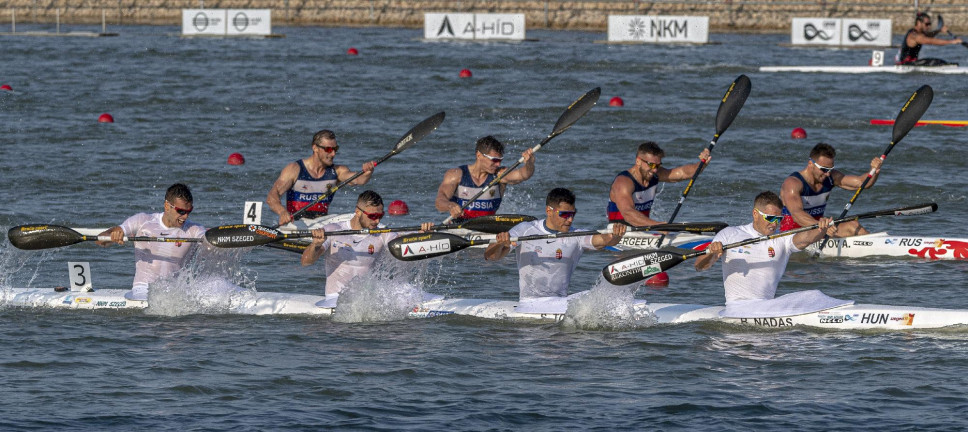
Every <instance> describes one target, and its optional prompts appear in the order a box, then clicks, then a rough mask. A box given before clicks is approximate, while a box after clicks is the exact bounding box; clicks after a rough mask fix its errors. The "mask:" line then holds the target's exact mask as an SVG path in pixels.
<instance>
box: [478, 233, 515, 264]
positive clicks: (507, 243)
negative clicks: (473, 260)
mask: <svg viewBox="0 0 968 432" xmlns="http://www.w3.org/2000/svg"><path fill="white" fill-rule="evenodd" d="M510 252H511V235H510V234H509V233H506V232H503V233H499V234H498V235H497V238H496V241H495V242H494V243H491V244H489V245H488V246H487V249H485V250H484V259H485V260H488V261H497V260H499V259H502V258H504V257H506V256H508V253H510Z"/></svg>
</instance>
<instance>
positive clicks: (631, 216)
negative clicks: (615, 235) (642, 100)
mask: <svg viewBox="0 0 968 432" xmlns="http://www.w3.org/2000/svg"><path fill="white" fill-rule="evenodd" d="M663 157H665V152H664V151H663V150H662V148H660V147H659V145H658V144H656V143H654V142H652V141H646V142H644V143H642V144H640V145H639V149H638V151H637V152H636V154H635V165H633V166H632V168H629V169H627V170H625V171H622V172H620V173H618V175H616V176H615V179H614V180H612V187H611V189H610V190H609V192H608V208H607V209H606V213H607V216H608V221H609V222H612V223H615V222H618V223H622V224H626V225H631V226H637V227H640V226H650V225H656V224H660V223H663V222H660V221H657V220H654V219H652V218H651V217H650V213H651V211H652V203H653V201H654V200H655V196H656V191H657V189H658V185H659V182H670V183H672V182H678V181H682V180H688V179H691V178H692V176H693V175H695V174H696V169H698V168H699V162H696V163H692V164H687V165H682V166H679V167H675V168H665V167H663V166H662V158H663ZM699 159H700V160H703V161H706V162H707V163H708V162H709V159H710V155H709V149H703V151H702V153H700V154H699Z"/></svg>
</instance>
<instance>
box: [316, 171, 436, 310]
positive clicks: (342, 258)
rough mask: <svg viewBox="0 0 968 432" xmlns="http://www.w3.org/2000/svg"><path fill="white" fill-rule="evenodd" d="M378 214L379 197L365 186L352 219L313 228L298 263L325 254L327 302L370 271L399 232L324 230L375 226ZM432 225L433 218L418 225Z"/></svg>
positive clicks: (377, 225) (422, 226)
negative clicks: (334, 234)
mask: <svg viewBox="0 0 968 432" xmlns="http://www.w3.org/2000/svg"><path fill="white" fill-rule="evenodd" d="M382 218H383V198H381V197H380V195H379V194H377V193H376V192H373V191H370V190H368V191H364V192H363V193H361V194H360V197H359V198H358V199H357V200H356V211H355V213H354V214H353V219H350V220H348V221H345V222H337V223H331V224H327V225H326V226H324V227H322V228H320V229H316V230H313V242H312V244H310V245H309V247H307V248H306V250H305V251H303V255H302V265H304V266H308V265H311V264H313V263H315V262H316V260H318V259H319V257H320V256H322V255H323V254H325V255H326V259H325V263H326V298H327V301H328V302H329V301H330V300H332V302H331V303H332V305H333V306H335V299H336V297H337V296H338V295H339V293H340V291H342V290H343V289H344V288H346V286H347V284H348V283H349V282H350V281H351V280H352V279H353V278H355V277H357V276H359V275H361V274H365V273H368V272H370V271H371V270H372V268H373V264H375V263H376V260H377V259H378V258H379V257H380V256H381V255H382V253H383V251H384V250H386V248H387V243H389V242H390V240H393V239H395V238H397V237H398V236H400V233H383V234H356V235H342V236H327V235H326V231H343V230H360V229H376V228H378V227H379V225H380V219H382ZM432 225H433V222H424V223H423V224H422V225H421V228H422V229H423V230H424V231H426V230H429V229H430V227H431V226H432Z"/></svg>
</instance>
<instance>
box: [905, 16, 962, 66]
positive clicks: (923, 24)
mask: <svg viewBox="0 0 968 432" xmlns="http://www.w3.org/2000/svg"><path fill="white" fill-rule="evenodd" d="M947 31H948V26H946V25H943V26H941V28H940V29H938V30H931V16H929V15H928V14H926V13H924V12H918V14H917V16H916V17H915V18H914V28H912V29H910V30H908V32H907V34H905V35H904V41H903V42H901V49H900V51H899V52H898V54H897V64H899V65H909V66H943V65H957V64H958V63H948V62H947V61H944V60H941V59H937V58H918V55H920V54H921V46H922V45H958V44H960V43H961V39H958V38H955V39H939V38H936V37H935V36H936V35H937V34H938V33H941V32H947Z"/></svg>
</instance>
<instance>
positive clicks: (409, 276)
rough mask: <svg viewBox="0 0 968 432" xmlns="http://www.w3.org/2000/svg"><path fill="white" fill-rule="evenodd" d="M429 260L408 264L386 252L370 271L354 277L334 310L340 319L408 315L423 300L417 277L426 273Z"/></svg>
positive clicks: (371, 319) (395, 318)
mask: <svg viewBox="0 0 968 432" xmlns="http://www.w3.org/2000/svg"><path fill="white" fill-rule="evenodd" d="M426 268H427V264H426V263H424V264H418V265H413V264H408V263H404V262H401V261H397V260H395V259H391V258H390V257H389V255H388V254H383V256H381V257H380V258H379V259H378V260H377V261H376V263H375V264H374V265H373V270H372V271H371V272H370V273H366V274H362V275H360V276H357V277H355V278H353V279H352V280H351V281H350V283H349V284H348V287H347V288H345V289H343V291H342V292H341V293H340V295H339V303H338V305H337V307H336V311H335V312H334V313H333V321H337V322H386V321H399V320H403V319H405V318H406V317H407V313H408V312H410V310H411V309H413V307H414V306H416V305H418V304H420V303H421V302H423V301H424V297H425V295H426V294H425V293H424V292H423V291H422V290H421V289H420V287H421V284H419V283H418V282H417V281H418V280H420V279H423V278H424V277H426V276H427V272H426Z"/></svg>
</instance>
